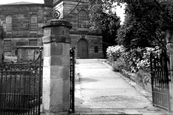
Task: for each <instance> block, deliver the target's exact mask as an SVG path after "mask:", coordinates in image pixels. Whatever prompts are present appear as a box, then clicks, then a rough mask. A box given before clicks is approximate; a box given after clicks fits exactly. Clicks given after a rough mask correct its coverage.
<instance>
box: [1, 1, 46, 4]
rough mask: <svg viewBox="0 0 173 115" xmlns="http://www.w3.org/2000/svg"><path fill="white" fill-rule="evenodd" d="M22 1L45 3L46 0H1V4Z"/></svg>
mask: <svg viewBox="0 0 173 115" xmlns="http://www.w3.org/2000/svg"><path fill="white" fill-rule="evenodd" d="M21 1H25V2H33V3H43V2H44V0H1V1H0V4H8V3H14V2H21Z"/></svg>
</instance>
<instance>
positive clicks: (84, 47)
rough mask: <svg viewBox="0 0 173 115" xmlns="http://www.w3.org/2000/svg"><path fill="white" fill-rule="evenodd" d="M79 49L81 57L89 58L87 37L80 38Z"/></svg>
mask: <svg viewBox="0 0 173 115" xmlns="http://www.w3.org/2000/svg"><path fill="white" fill-rule="evenodd" d="M77 49H78V52H77V53H78V57H79V58H88V43H87V41H86V40H85V39H81V40H79V42H78V48H77Z"/></svg>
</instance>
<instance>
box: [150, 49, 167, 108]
mask: <svg viewBox="0 0 173 115" xmlns="http://www.w3.org/2000/svg"><path fill="white" fill-rule="evenodd" d="M150 56H151V57H150V62H151V63H150V64H151V65H150V66H151V83H152V99H153V105H154V106H156V107H159V108H163V109H166V110H168V111H170V94H169V76H168V73H169V71H168V56H167V53H166V51H163V52H162V53H161V54H160V55H158V54H154V53H151V55H150Z"/></svg>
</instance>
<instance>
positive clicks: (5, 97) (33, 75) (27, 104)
mask: <svg viewBox="0 0 173 115" xmlns="http://www.w3.org/2000/svg"><path fill="white" fill-rule="evenodd" d="M28 48H29V47H28ZM33 49H34V48H33ZM35 49H38V50H39V56H38V58H37V59H36V60H34V61H32V62H29V63H28V62H27V63H5V62H4V63H3V64H2V65H1V71H0V73H1V75H0V101H1V103H0V115H40V104H41V94H42V47H37V48H35Z"/></svg>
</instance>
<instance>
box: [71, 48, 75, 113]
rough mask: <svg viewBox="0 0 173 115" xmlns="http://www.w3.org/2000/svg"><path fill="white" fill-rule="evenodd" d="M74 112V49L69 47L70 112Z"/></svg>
mask: <svg viewBox="0 0 173 115" xmlns="http://www.w3.org/2000/svg"><path fill="white" fill-rule="evenodd" d="M74 112H75V51H74V48H71V49H70V113H74Z"/></svg>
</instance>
